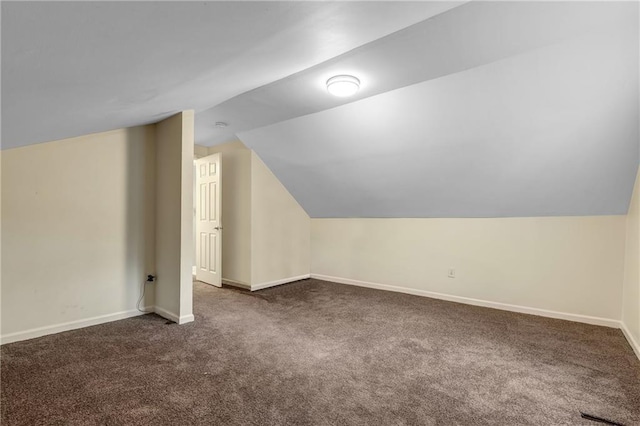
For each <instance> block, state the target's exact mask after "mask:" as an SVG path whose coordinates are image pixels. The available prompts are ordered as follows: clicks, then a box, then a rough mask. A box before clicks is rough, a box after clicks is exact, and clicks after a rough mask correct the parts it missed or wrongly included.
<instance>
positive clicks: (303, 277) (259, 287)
mask: <svg viewBox="0 0 640 426" xmlns="http://www.w3.org/2000/svg"><path fill="white" fill-rule="evenodd" d="M310 277H311V274H305V275H298V276H297V277H290V278H283V279H281V280H276V281H269V282H266V283H260V284H252V285H251V291H257V290H262V289H265V288H269V287H275V286H277V285H281V284H287V283H292V282H294V281H300V280H306V279H307V278H310Z"/></svg>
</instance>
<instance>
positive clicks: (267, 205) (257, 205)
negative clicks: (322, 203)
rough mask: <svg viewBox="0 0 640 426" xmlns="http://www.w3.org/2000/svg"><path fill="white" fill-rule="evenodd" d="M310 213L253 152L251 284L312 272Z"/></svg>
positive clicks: (277, 280)
mask: <svg viewBox="0 0 640 426" xmlns="http://www.w3.org/2000/svg"><path fill="white" fill-rule="evenodd" d="M310 247H311V240H310V219H309V215H308V214H307V213H306V212H305V211H304V209H303V208H302V207H301V206H300V205H299V204H298V202H297V201H296V200H295V198H293V196H292V195H291V194H290V193H289V192H288V191H287V190H286V188H285V187H284V186H283V185H282V184H281V183H280V181H279V180H278V179H277V178H276V177H275V176H274V175H273V173H271V170H269V168H268V167H267V166H266V165H265V164H264V163H263V162H262V160H261V159H260V157H258V155H257V154H256V153H255V152H253V151H251V253H252V258H251V260H252V261H251V285H252V288H253V287H258V288H259V287H260V286H264V285H266V284H268V283H273V282H280V281H282V280H287V279H291V278H296V277H304V276H308V275H309V273H310Z"/></svg>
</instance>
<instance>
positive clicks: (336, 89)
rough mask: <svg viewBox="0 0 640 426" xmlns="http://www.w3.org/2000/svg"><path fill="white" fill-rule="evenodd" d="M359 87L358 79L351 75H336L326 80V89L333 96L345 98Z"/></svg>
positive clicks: (353, 93)
mask: <svg viewBox="0 0 640 426" xmlns="http://www.w3.org/2000/svg"><path fill="white" fill-rule="evenodd" d="M358 89H360V80H358V79H357V78H355V77H354V76H352V75H336V76H335V77H331V78H330V79H329V80H327V91H328V92H329V93H331V94H332V95H333V96H338V97H340V98H346V97H348V96H353V95H355V94H356V92H357V91H358Z"/></svg>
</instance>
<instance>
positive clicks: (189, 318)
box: [178, 314, 195, 325]
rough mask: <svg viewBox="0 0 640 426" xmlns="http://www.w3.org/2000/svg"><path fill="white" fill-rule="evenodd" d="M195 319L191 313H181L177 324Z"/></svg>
mask: <svg viewBox="0 0 640 426" xmlns="http://www.w3.org/2000/svg"><path fill="white" fill-rule="evenodd" d="M194 320H195V317H194V316H193V314H191V315H183V316H181V317H180V318H179V319H178V324H180V325H182V324H186V323H188V322H193V321H194Z"/></svg>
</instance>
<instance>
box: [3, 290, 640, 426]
mask: <svg viewBox="0 0 640 426" xmlns="http://www.w3.org/2000/svg"><path fill="white" fill-rule="evenodd" d="M194 311H195V317H196V321H195V323H191V324H187V325H183V326H178V325H176V324H167V321H165V320H164V319H162V318H160V317H158V316H156V315H153V314H150V315H145V316H142V317H136V318H132V319H127V320H122V321H117V322H112V323H109V324H104V325H99V326H95V327H89V328H85V329H81V330H76V331H71V332H67V333H61V334H58V335H52V336H47V337H43V338H39V339H34V340H30V341H25V342H19V343H13V344H9V345H4V346H2V350H1V355H2V359H1V362H2V371H1V373H2V376H1V386H2V389H1V404H2V405H1V410H2V425H7V426H9V425H307V424H313V425H384V426H386V425H435V424H438V425H520V424H522V425H565V424H566V425H568V424H576V425H597V424H596V423H593V422H591V421H587V420H584V419H581V418H580V411H587V412H589V413H591V414H595V415H598V416H601V417H607V418H610V419H612V420H616V421H618V422H620V423H623V424H626V425H640V361H638V359H637V358H636V357H635V355H634V354H633V352H632V350H631V348H630V347H629V345H628V344H627V343H626V341H625V339H624V337H623V335H622V334H621V332H620V331H619V330H615V329H610V328H604V327H595V326H589V325H584V324H578V323H571V322H566V321H560V320H552V319H547V318H540V317H535V316H529V315H521V314H514V313H509V312H503V311H498V310H492V309H486V308H479V307H473V306H467V305H461V304H456V303H451V302H444V301H438V300H432V299H428V298H423V297H416V296H410V295H403V294H398V293H391V292H384V291H377V290H370V289H364V288H358V287H351V286H345V285H340V284H333V283H328V282H323V281H318V280H306V281H301V282H298V283H293V284H289V285H284V286H280V287H275V288H271V289H267V290H263V291H260V292H257V293H248V292H245V291H241V290H235V289H232V288H223V289H217V288H214V287H210V286H207V285H205V284H201V283H196V284H195V286H194Z"/></svg>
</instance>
